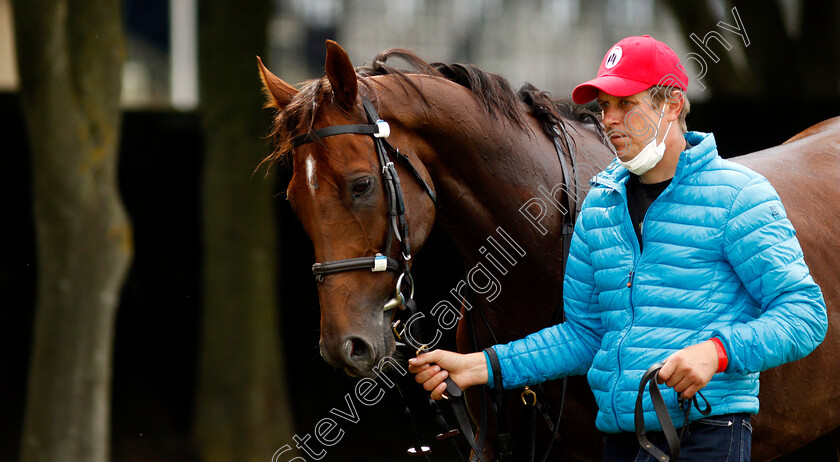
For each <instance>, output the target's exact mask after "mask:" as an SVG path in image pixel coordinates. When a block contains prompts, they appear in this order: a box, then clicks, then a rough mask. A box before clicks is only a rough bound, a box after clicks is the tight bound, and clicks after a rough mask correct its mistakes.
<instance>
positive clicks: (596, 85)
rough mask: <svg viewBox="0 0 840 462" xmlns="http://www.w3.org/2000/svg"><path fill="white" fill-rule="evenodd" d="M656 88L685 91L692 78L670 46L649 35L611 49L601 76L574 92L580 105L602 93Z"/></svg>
mask: <svg viewBox="0 0 840 462" xmlns="http://www.w3.org/2000/svg"><path fill="white" fill-rule="evenodd" d="M654 85H665V86H669V87H674V88H679V89H680V90H683V91H685V90H686V89H687V86H688V76H687V75H686V73H685V68H684V67H683V66H682V64H680V59H679V58H678V57H677V54H676V53H674V50H672V49H670V48H669V47H668V45H665V44H664V43H662V42H660V41H659V40H656V39H654V38H653V37H651V36H649V35H643V36H641V37H627V38H625V39H623V40H621V41H620V42H618V43H616V44H615V46H613V47H612V48H610V51H608V52H607V54H606V56H604V60H603V61H602V62H601V68H600V69H598V76H597V77H595V78H594V79H592V80H590V81H588V82H584V83H582V84H580V85H578V86H577V87H575V89H574V91H572V99H573V100H574V101H575V102H576V103H578V104H584V103H588V102H589V101H592V100H593V99H595V98H596V97H597V96H598V90H602V91H604V92H605V93H608V94H610V95H613V96H630V95H635V94H636V93H639V92H640V91H643V90H647V89H648V88H650V87H652V86H654Z"/></svg>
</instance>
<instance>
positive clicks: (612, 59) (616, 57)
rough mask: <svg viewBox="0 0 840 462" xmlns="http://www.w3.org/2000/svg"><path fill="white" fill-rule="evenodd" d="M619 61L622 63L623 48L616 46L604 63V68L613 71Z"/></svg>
mask: <svg viewBox="0 0 840 462" xmlns="http://www.w3.org/2000/svg"><path fill="white" fill-rule="evenodd" d="M619 61H621V47H620V46H615V47H613V49H612V50H610V53H609V54H608V55H607V59H606V60H605V61H604V67H606V68H607V69H612V68H613V67H615V65H616V64H618V62H619Z"/></svg>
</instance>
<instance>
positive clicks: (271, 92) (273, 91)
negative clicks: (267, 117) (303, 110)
mask: <svg viewBox="0 0 840 462" xmlns="http://www.w3.org/2000/svg"><path fill="white" fill-rule="evenodd" d="M257 64H258V65H259V67H260V79H262V83H263V91H264V92H265V95H266V97H267V98H268V101H267V102H266V103H265V107H273V108H275V109H280V110H282V109H283V108H284V107H286V105H287V104H289V102H291V101H292V97H294V96H295V95H296V94H297V92H298V91H297V90H296V89H295V87H293V86H291V85H289V84H288V83H286V82H284V81H283V80H282V79H281V78H280V77H277V76H276V75H274V74H272V73H271V71H270V70H268V68H267V67H265V65H264V64H263V62H262V59H260V57H259V56H257Z"/></svg>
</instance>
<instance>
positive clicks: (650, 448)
mask: <svg viewBox="0 0 840 462" xmlns="http://www.w3.org/2000/svg"><path fill="white" fill-rule="evenodd" d="M664 365H665V363H664V362H662V363H656V364H654V365H653V366H652V367H651V368H650V369H648V370H647V371H646V372H645V373H644V375H643V376H642V381H641V383H640V384H639V394H638V395H637V396H636V409H635V415H634V417H635V423H636V438H637V439H638V440H639V445H640V446H641V447H642V449H644V450H645V451H647V452H648V453H650V455H652V456H653V457H655V458H656V460H657V461H659V462H676V461H677V459H679V458H680V441H681V440H682V435H680V436H677V430H676V428H674V422H673V421H672V420H671V414H669V413H668V407H667V406H666V405H665V400H664V399H662V393H660V391H659V386H658V385H657V383H656V377H657V376H658V375H659V370H660V369H662V366H664ZM645 385H647V386H648V390H650V401H651V403H653V410H654V412H655V413H656V418H657V419H659V424H660V426H661V427H662V433H663V434H664V435H665V441H667V442H668V449H669V451H670V457H669V456H667V455H666V454H665V453H664V452H662V450H660V449H659V448H658V447H656V446H655V445H654V444H653V443H651V442H650V440H649V439H648V438H647V436H646V434H645V412H644V409H643V408H642V398H643V397H644V394H645ZM698 395H699V396H700V397H701V398H703V401H705V402H706V407H705V408H704V409H700V405H699V404H698V402H697V396H698ZM680 401H681V402H682V400H680ZM689 401H690V402H689V403H686V404H685V405H683V404H682V403H681V406H682V407H684V408H685V414H686V419H685V421H684V424H683V432H685V429H686V428H687V427H688V412H689V411H690V410H691V405H692V404H694V407H695V408H697V410H698V411H699V412H700V413H701V414H703V415H709V414H710V413H711V412H712V406H711V405H710V404H709V400H707V399H706V397H705V396H703V394H702V393H700V392H699V391H698V392H697V393H695V394H694V396H692V397H691V399H690V400H689Z"/></svg>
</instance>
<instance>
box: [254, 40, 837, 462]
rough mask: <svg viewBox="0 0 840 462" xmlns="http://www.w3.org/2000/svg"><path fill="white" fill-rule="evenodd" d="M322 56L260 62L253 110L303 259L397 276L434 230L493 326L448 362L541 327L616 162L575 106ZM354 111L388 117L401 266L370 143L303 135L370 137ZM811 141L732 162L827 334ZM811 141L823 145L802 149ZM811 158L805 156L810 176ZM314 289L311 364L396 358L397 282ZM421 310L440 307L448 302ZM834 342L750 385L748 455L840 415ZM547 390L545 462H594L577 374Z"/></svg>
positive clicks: (829, 203)
mask: <svg viewBox="0 0 840 462" xmlns="http://www.w3.org/2000/svg"><path fill="white" fill-rule="evenodd" d="M326 48H327V56H326V62H325V69H326V75H325V76H324V77H322V78H320V79H315V80H312V81H309V82H307V83H305V84H303V86H302V87H300V90H298V89H296V88H295V87H292V86H291V85H289V84H288V83H286V82H284V81H283V80H281V79H280V78H278V77H277V76H275V75H274V74H272V73H271V72H270V71H269V70H268V69H266V68H265V67H264V66H263V65H262V62H259V65H260V74H261V77H262V79H263V83H264V87H265V91H266V94H267V97H268V103H267V106H269V107H272V108H275V109H276V110H277V112H276V115H275V119H274V125H273V131H272V136H273V141H274V144H275V146H274V152H273V153H272V154H271V155H270V156H269V157H267V158H266V159H265V160H264V161H263V162H264V163H267V164H269V165H271V164H275V163H286V164H287V165H288V167H289V168H290V169H291V174H292V175H291V179H290V180H289V183H288V187H287V189H286V197H287V199H288V201H289V203H290V205H291V207H292V209H293V211H294V212H295V214H296V215H297V217H298V218H299V220H300V222H301V224H302V225H303V227H304V230H305V231H306V233H307V234H308V236H309V238H310V239H311V241H312V244H313V246H314V250H315V258H316V261H318V262H335V261H340V262H346V261H357V260H361V259H364V261H365V262H366V263H365V264H364V265H367V264H368V263H370V264H371V265H375V263H372V262H373V261H374V257H375V256H377V254H384V256H387V257H388V258H391V257H394V259H397V260H401V259H403V260H405V263H404V265H406V266H408V265H410V264H411V261H412V260H409V259H410V258H411V257H412V255H413V254H416V253H417V252H418V251H420V249H421V248H422V246H423V243H424V242H425V240H426V238H427V237H428V236H429V233H430V232H431V229H432V226H433V224H435V223H437V224H439V225H440V226H441V227H442V228H443V229H444V231H445V232H446V233H447V234H448V235H449V236H450V237H451V239H452V241H453V242H454V244H455V245H456V246H457V248H458V250H459V252H460V257H461V259H462V260H463V263H464V265H465V267H466V268H471V270H470V271H471V272H472V274H473V279H472V280H470V276H469V274H468V276H467V277H466V278H465V281H460V282H459V284H458V286H456V287H455V288H453V289H452V291H451V292H452V293H453V295H454V296H455V298H456V299H460V301H461V303H462V306H461V311H462V314H463V313H464V312H465V311H466V310H467V309H468V308H470V307H471V305H470V304H469V302H467V301H466V300H467V299H466V298H464V297H463V295H464V294H463V290H462V289H464V288H465V287H466V286H469V287H470V288H471V289H473V292H475V297H474V298H473V300H474V301H473V303H474V304H475V305H477V306H478V308H479V309H480V312H481V313H482V314H483V315H484V316H485V317H486V318H487V325H488V326H489V327H490V329H487V328H485V327H484V326H483V325H482V324H480V323H474V326H475V334H474V336H475V343H474V344H471V343H472V342H471V341H470V339H469V337H470V336H471V335H472V334H469V333H468V332H467V331H466V326H465V323H464V322H463V321H461V322H460V323H459V324H458V330H457V344H458V349H459V351H462V352H467V351H476V350H475V349H476V348H479V349H480V348H484V347H487V346H490V345H492V344H493V343H494V342H508V341H511V340H515V339H518V338H521V337H523V336H525V335H527V334H529V333H532V332H535V331H537V330H539V329H541V328H543V327H545V326H548V325H550V324H551V323H552V322H555V318H556V313H555V310H556V308H557V307H558V306H559V303H560V301H561V300H562V280H563V270H564V265H563V251H562V249H563V245H564V237H563V233H562V229H563V224H564V222H565V219H566V215H567V213H570V212H571V207H572V205H573V204H575V203H579V201H582V199H583V195H584V194H585V191H586V189H587V184H586V181H587V180H588V179H589V178H591V177H592V176H594V175H595V174H596V173H597V172H599V171H600V170H601V169H603V168H604V167H605V166H606V165H607V164H608V163H609V162H610V161H611V160H612V159H613V157H614V153H613V151H612V150H611V149H610V148H609V147H608V146H607V145H606V144H605V139H604V136H603V135H604V134H603V129H602V128H601V126H600V124H599V123H598V121H597V120H593V119H592V118H591V117H590V118H587V116H586V112H585V111H584V110H581V109H580V108H577V107H568V108H566V109H565V110H562V111H560V112H558V108H559V106H555V105H554V104H553V103H551V101H550V99H549V98H548V95H547V94H546V93H543V92H539V91H537V90H536V89H533V87H528V86H526V87H523V89H522V90H520V92H519V94H517V93H516V92H514V91H513V90H512V89H511V88H510V86H509V84H508V83H507V81H506V80H504V79H503V78H502V77H500V76H498V75H495V74H491V73H488V72H484V71H482V70H480V69H478V68H476V67H474V66H470V65H460V64H453V65H446V64H441V63H437V64H431V65H430V64H427V63H426V62H424V61H423V60H421V59H420V58H418V57H417V56H416V55H414V54H413V53H411V52H409V51H407V50H399V49H392V50H386V51H384V52H382V53H380V54H379V55H378V56H376V57H375V58H374V59H373V62H372V63H371V64H370V65H367V66H362V67H360V68H358V69H354V67H353V66H352V64H351V62H350V59H349V57H348V55H347V53H346V52H345V51H344V50H343V49H342V48H341V47H340V46H339V45H338V44H337V43H335V42H332V41H327V45H326ZM389 58H398V59H400V60H402V61H405V62H406V63H408V65H409V66H410V67H411V69H410V70H406V69H398V68H395V67H391V66H389V65H388V64H386V61H387V60H388V59H389ZM366 101H369V102H370V106H372V107H374V108H375V109H374V110H375V111H376V112H378V117H379V118H381V119H383V120H385V121H387V123H388V125H389V129H390V136H389V137H388V142H389V143H390V145H392V146H395V147H396V148H397V149H399V151H400V152H401V154H402V155H404V156H405V161H404V162H403V163H400V162H396V161H395V162H393V166H395V167H396V171H397V172H398V173H399V176H400V178H401V179H402V181H401V183H400V184H401V186H400V189H401V192H402V194H403V196H404V204H405V212H404V218H405V222H406V224H407V226H405V235H404V237H405V238H407V239H405V240H406V241H410V242H411V243H412V252H411V254H409V255H403V256H400V254H401V253H404V249H405V247H404V245H405V244H404V243H403V242H401V240H400V239H397V240H392V239H391V238H390V236H391V234H392V231H391V229H392V228H393V229H398V228H400V227H398V226H395V225H394V224H393V223H394V221H393V217H392V216H390V214H392V213H393V211H394V207H393V205H392V203H391V201H390V200H389V199H388V198H387V197H386V194H388V193H389V191H390V189H389V188H388V187H387V184H386V180H383V176H382V174H381V172H380V170H381V169H382V168H383V166H382V165H380V159H381V156H379V154H378V150H379V148H378V145H377V143H378V142H377V141H374V139H375V138H373V137H371V136H362V135H360V134H358V133H359V132H347V131H344V132H342V134H341V135H340V136H329V135H325V134H324V132H323V131H321V132H320V133H321V134H322V136H318V133H319V131H320V130H323V129H324V128H326V127H336V126H347V125H354V126H361V125H366V124H367V125H366V126H372V125H371V124H373V122H374V121H373V120H369V118H370V110H369V109H368V108H366V107H363V104H364V105H367V104H368V103H366ZM553 127H556V128H553ZM552 130H556V131H555V132H552ZM367 133H371V132H370V131H368V132H367ZM552 133H554V134H561V135H562V136H560V139H561V140H562V139H563V137H567V139H566V142H565V143H561V144H563V147H564V148H565V149H564V151H565V152H564V154H563V155H564V156H567V157H568V156H571V153H572V152H576V158H577V161H576V162H575V163H574V165H575V167H574V170H575V171H574V172H569V171H568V168H569V167H568V166H569V163H568V162H564V161H562V160H563V159H562V158H561V159H558V154H557V153H556V151H555V144H554V139H553V136H552ZM821 133H822V132H821ZM379 134H380V135H381V134H382V132H381V131H380V132H379ZM820 136H821V135H820V134H819V133H818V134H814V135H811V136H809V137H808V138H806V139H803V140H798V141H793V142H791V143H790V144H788V145H784V146H782V147H780V148H778V149H780V151H772V150H771V151H772V152H769V153H757V154H754V155H751V156H744V157H743V158H742V159H744V163H745V164H747V165H750V166H751V167H753V168H755V169H756V170H758V171H759V172H761V173H764V174H765V175H766V176H768V178H770V180H771V181H772V182H773V184H774V185H775V186H776V187H777V188H778V189H779V192H780V194H781V195H782V199H783V200H784V201H785V205H786V207H787V208H788V210H789V215H790V217H791V221H793V223H794V225H795V226H796V227H797V229H798V230H799V231H800V232H801V234H800V240H801V241H802V246H803V249H804V250H805V255H806V258H807V260H808V263H809V264H810V265H811V268H812V269H813V270H814V273H815V276H814V277H815V279H816V280H817V282H818V283H820V285H821V286H822V287H823V289H824V290H825V296H826V302H827V304H828V306H829V307H830V308H829V310H830V314H829V321H830V323H831V326H832V327H837V326H836V325H835V324H836V323H837V322H838V317H837V313H836V311H837V307H838V302H840V293H838V288H837V286H838V285H837V283H836V282H837V281H836V279H837V277H836V276H833V274H836V271H835V270H834V268H836V267H837V265H836V263H838V262H837V258H838V257H837V254H838V253H837V248H836V244H834V243H836V242H837V240H836V239H833V238H832V236H831V235H830V233H828V230H829V229H830V225H831V224H832V223H837V222H840V213H838V208H837V205H836V204H838V203H840V194H838V192H837V188H836V184H838V183H837V181H838V180H840V178H838V169H837V168H836V167H834V164H836V163H837V160H838V159H837V156H838V152H840V149H839V148H838V146H837V142H836V139H837V138H836V134H835V135H831V136H834V137H833V138H831V137H830V136H829V137H828V138H825V139H824V138H820ZM301 137H303V139H302V138H301ZM812 137H818V138H814V140H815V141H816V140H819V142H821V143H823V146H828V147H827V148H826V149H824V150H823V151H820V152H817V151H816V150H811V146H812V143H811V142H810V141H808V140H810V139H811V138H812ZM829 140H834V141H831V142H830V143H829V142H828V141H829ZM803 148H808V150H807V151H808V152H807V153H805V152H802V151H804V150H805V149H803ZM791 153H795V155H793V154H791ZM797 156H798V157H799V159H798V160H797V159H796V157H797ZM791 157H793V159H791ZM832 159H833V162H832ZM812 160H815V161H818V162H816V167H814V166H812V165H811V161H812ZM777 164H781V165H782V166H781V167H778V166H777ZM790 165H795V166H796V168H790ZM572 173H573V174H572ZM806 179H807V180H808V181H805V180H806ZM826 185H831V187H828V186H826ZM426 188H428V189H429V190H427V189H426ZM564 204H569V206H565V207H564ZM815 204H820V205H822V206H823V209H822V210H820V212H819V213H814V212H813V207H814V205H815ZM813 227H816V228H813ZM820 230H822V231H820ZM363 257H364V258H363ZM428 263H429V264H434V262H428ZM832 263H834V265H832ZM389 265H390V263H389ZM365 267H369V268H370V267H372V266H365ZM321 277H322V278H321V279H320V281H321V282H319V283H318V296H319V302H320V305H321V340H320V350H321V355H322V356H323V358H324V359H325V360H326V361H327V362H328V363H330V364H332V365H334V366H337V367H343V368H344V369H345V370H346V371H347V372H348V373H350V374H352V375H357V376H362V377H371V376H373V375H374V374H375V372H376V370H375V369H376V367H377V365H379V364H380V362H381V361H382V360H383V359H384V358H387V357H389V356H390V355H392V354H394V350H395V348H396V341H395V339H394V334H393V332H392V326H391V318H392V314H391V312H390V311H383V306H385V305H387V304H389V303H390V302H391V300H393V298H394V292H395V290H394V288H395V285H396V286H397V291H399V284H400V282H398V281H397V278H398V274H397V273H394V272H388V271H384V272H374V271H367V270H366V271H361V270H360V271H346V272H339V273H335V274H329V275H326V277H324V276H323V275H322V276H321ZM832 278H833V279H832ZM450 305H451V304H450ZM435 308H440V309H439V310H438V313H444V312H447V309H448V308H451V307H450V306H447V305H446V304H444V305H441V306H440V307H439V306H438V305H435ZM432 311H433V312H434V309H433V310H432ZM450 319H451V318H450ZM456 319H457V318H456ZM441 322H442V321H441V319H438V323H439V324H440V323H441ZM490 330H492V333H491V332H490ZM836 331H837V329H834V328H830V329H829V333H828V337H827V338H826V341H825V342H824V343H823V345H822V346H821V347H820V348H818V349H817V351H815V352H814V353H813V354H811V355H810V356H808V357H807V358H805V359H804V360H801V361H798V362H796V363H793V364H789V365H787V366H784V367H781V368H778V369H774V370H772V371H769V372H765V373H762V378H761V387H762V388H761V402H762V408H761V414H759V416H758V417H757V418H756V420H755V423H756V430H755V438H754V443H753V448H754V449H753V455H754V459H755V460H768V459H770V458H773V457H776V456H778V455H782V454H785V453H788V452H790V451H792V450H794V449H796V448H798V447H800V446H802V445H803V444H805V443H807V442H808V441H811V440H813V439H815V438H817V437H819V436H821V435H824V434H826V433H828V432H830V431H832V430H834V429H835V428H837V427H838V426H840V412H829V411H826V410H832V409H838V410H840V408H839V407H838V406H837V405H838V404H840V403H838V399H840V392H838V390H836V389H835V388H836V387H835V385H836V384H837V383H840V368H838V367H837V364H836V362H837V361H836V360H835V359H834V356H836V355H833V353H835V352H837V351H838V349H840V343H838V342H840V336H838V334H836ZM468 334H469V335H468ZM493 334H494V335H495V337H494V336H493ZM544 390H545V395H546V396H547V400H548V402H549V403H551V405H552V406H553V407H554V409H559V408H560V402H561V396H564V397H565V399H564V402H565V406H564V408H563V415H564V416H565V417H564V418H563V419H562V420H561V424H560V428H559V434H560V435H561V438H562V439H561V441H564V442H574V444H569V443H566V444H556V445H555V446H554V451H553V455H555V456H557V457H561V458H562V460H598V459H599V458H600V451H601V447H600V446H601V445H600V439H601V436H600V434H599V433H598V432H597V430H596V429H595V426H594V421H595V412H596V407H595V403H594V399H593V397H592V393H591V391H590V390H589V387H588V385H587V383H586V380H585V378H584V377H571V378H570V379H569V381H568V384H567V386H561V384H560V383H559V381H555V382H549V383H546V384H544ZM470 392H474V390H470V391H468V397H469V399H470V407H471V410H474V409H477V402H478V400H479V399H478V396H477V394H475V393H470ZM518 398H519V397H518V395H517V396H515V397H513V398H512V399H515V400H517V401H518ZM507 409H508V410H509V413H508V414H509V415H508V416H506V419H507V420H508V428H511V429H512V430H516V422H518V420H517V419H518V418H519V416H518V415H517V414H521V413H522V412H524V406H522V405H521V404H520V405H518V406H516V403H515V402H513V401H512V402H511V405H508V406H507ZM481 431H482V432H486V434H487V440H486V441H487V445H486V446H485V451H484V456H485V457H484V459H485V460H492V454H493V443H494V436H495V434H496V422H495V421H494V419H493V418H492V416H491V418H490V420H489V421H488V423H487V426H486V428H483V429H481ZM512 433H514V431H512ZM543 433H544V435H543V436H542V438H540V442H541V444H542V445H545V444H546V442H547V440H548V439H549V438H550V436H549V435H548V433H547V430H543ZM514 437H515V435H514ZM538 454H539V452H538Z"/></svg>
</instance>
